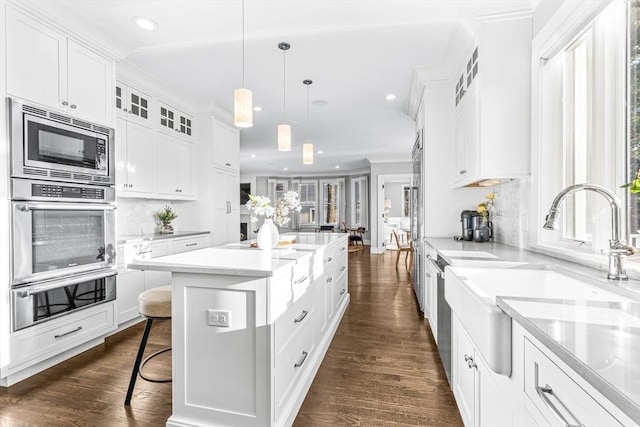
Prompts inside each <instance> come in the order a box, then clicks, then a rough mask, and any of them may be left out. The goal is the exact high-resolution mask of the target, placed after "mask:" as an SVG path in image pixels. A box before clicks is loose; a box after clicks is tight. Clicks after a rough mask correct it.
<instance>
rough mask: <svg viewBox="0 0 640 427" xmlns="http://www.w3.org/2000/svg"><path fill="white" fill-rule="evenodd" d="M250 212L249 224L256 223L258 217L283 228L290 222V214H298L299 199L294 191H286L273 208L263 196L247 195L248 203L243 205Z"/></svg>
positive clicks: (269, 201) (299, 207) (299, 208)
mask: <svg viewBox="0 0 640 427" xmlns="http://www.w3.org/2000/svg"><path fill="white" fill-rule="evenodd" d="M245 206H246V207H247V209H249V211H250V212H251V222H258V217H259V216H264V217H265V218H272V219H273V222H275V223H276V224H278V225H279V226H281V227H282V226H283V225H286V224H288V223H289V221H291V218H290V217H289V216H290V214H291V213H292V212H300V210H301V209H302V207H301V206H300V198H299V196H298V193H296V192H295V191H287V192H286V193H285V194H284V197H283V198H281V199H278V200H277V201H276V206H275V208H274V207H273V206H271V200H270V199H269V198H268V197H264V196H254V195H253V194H249V201H248V202H247V203H246V205H245Z"/></svg>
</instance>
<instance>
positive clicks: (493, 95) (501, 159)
mask: <svg viewBox="0 0 640 427" xmlns="http://www.w3.org/2000/svg"><path fill="white" fill-rule="evenodd" d="M531 34H532V20H531V18H530V17H520V18H514V19H505V20H499V21H497V20H492V21H487V22H482V23H481V24H480V26H479V31H478V34H477V36H476V40H475V43H474V44H473V46H471V47H470V49H469V51H468V54H467V55H466V56H465V58H464V61H463V65H462V67H461V68H462V75H461V77H460V79H459V80H458V86H457V90H456V160H455V161H456V167H455V169H454V172H453V173H454V187H464V186H478V185H489V184H491V183H497V182H502V181H505V180H510V179H514V178H521V177H525V176H528V175H529V173H530V139H531V136H530V133H531V126H530V116H531V102H530V101H531V82H530V79H526V78H518V77H517V76H526V75H528V74H530V72H531Z"/></svg>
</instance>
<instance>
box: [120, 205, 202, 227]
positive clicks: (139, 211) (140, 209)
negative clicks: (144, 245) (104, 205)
mask: <svg viewBox="0 0 640 427" xmlns="http://www.w3.org/2000/svg"><path fill="white" fill-rule="evenodd" d="M189 203H191V202H177V201H173V200H151V199H137V198H118V209H117V218H118V236H135V235H138V234H149V233H157V232H158V226H159V223H160V222H159V221H158V220H157V218H156V217H155V215H154V214H155V212H157V211H159V210H162V209H163V208H164V207H165V206H171V207H172V208H173V209H174V210H175V211H176V213H177V214H178V218H176V219H175V220H174V221H173V224H174V227H175V228H176V229H179V228H180V225H181V222H182V221H181V220H184V217H185V216H186V214H185V212H186V211H187V207H186V206H185V205H186V204H189ZM181 211H182V212H181ZM181 214H182V215H181Z"/></svg>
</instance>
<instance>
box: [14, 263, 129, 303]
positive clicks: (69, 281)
mask: <svg viewBox="0 0 640 427" xmlns="http://www.w3.org/2000/svg"><path fill="white" fill-rule="evenodd" d="M116 274H118V272H117V271H111V270H110V271H108V272H106V273H105V272H104V271H101V272H99V273H92V274H83V275H81V276H73V277H66V278H64V279H60V280H52V281H51V282H48V283H46V284H43V285H34V286H28V287H27V289H25V290H16V295H18V296H19V297H20V298H27V297H30V296H31V295H34V294H40V293H42V292H46V291H50V290H52V289H57V288H62V287H65V286H69V285H74V284H76V283H82V282H88V281H91V280H98V279H105V278H107V277H112V276H115V275H116Z"/></svg>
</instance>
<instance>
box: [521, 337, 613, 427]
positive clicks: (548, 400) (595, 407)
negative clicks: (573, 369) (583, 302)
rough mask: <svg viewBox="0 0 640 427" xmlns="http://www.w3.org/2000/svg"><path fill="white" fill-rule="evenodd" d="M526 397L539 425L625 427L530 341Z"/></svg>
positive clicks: (526, 348)
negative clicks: (533, 409) (533, 408)
mask: <svg viewBox="0 0 640 427" xmlns="http://www.w3.org/2000/svg"><path fill="white" fill-rule="evenodd" d="M524 362H525V367H524V393H525V394H526V396H527V397H528V398H529V401H530V402H531V403H532V404H533V406H535V407H536V408H537V409H538V411H539V413H535V411H531V412H530V413H529V414H530V415H532V416H533V417H534V418H542V420H536V421H537V423H538V424H540V425H545V424H549V425H551V426H556V425H558V426H560V425H576V426H584V427H591V426H593V427H599V426H607V427H622V426H623V425H624V424H622V423H620V422H619V421H618V420H617V419H615V418H614V417H613V415H611V413H610V412H608V411H607V410H606V409H605V408H603V407H602V406H601V405H600V404H599V403H598V400H597V399H598V398H597V397H595V396H591V395H590V394H589V393H588V392H587V391H586V390H584V389H583V388H582V387H581V386H579V385H578V384H577V383H576V382H575V381H573V379H571V377H570V376H569V375H568V374H567V373H565V372H564V371H563V370H562V369H561V368H560V367H559V366H558V365H556V364H555V363H554V362H553V361H552V360H551V359H549V358H548V357H547V356H546V355H545V354H544V353H542V351H540V350H539V349H538V347H536V346H535V345H534V344H533V343H531V341H529V340H528V339H527V338H525V340H524Z"/></svg>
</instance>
